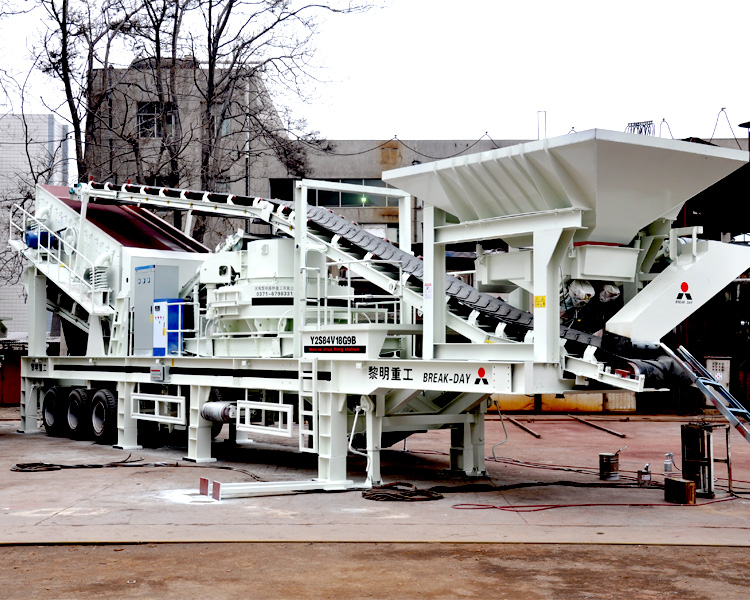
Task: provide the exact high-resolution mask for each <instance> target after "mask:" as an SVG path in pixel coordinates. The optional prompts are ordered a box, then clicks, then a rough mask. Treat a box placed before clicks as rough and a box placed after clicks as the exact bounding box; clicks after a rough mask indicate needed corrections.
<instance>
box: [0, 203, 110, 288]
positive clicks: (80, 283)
mask: <svg viewBox="0 0 750 600" xmlns="http://www.w3.org/2000/svg"><path fill="white" fill-rule="evenodd" d="M72 229H73V228H71V227H68V228H65V229H63V230H60V231H52V230H51V229H50V228H49V227H47V226H46V225H45V224H44V223H43V222H42V221H40V220H39V219H37V218H36V217H35V216H34V215H32V214H31V213H29V212H27V211H26V210H24V209H23V207H21V206H19V205H18V204H14V205H13V206H12V207H11V215H10V238H9V239H10V241H11V242H13V241H19V242H20V243H21V244H23V246H21V248H20V249H21V250H24V252H23V254H24V256H26V257H27V258H28V259H29V260H31V261H32V262H33V263H34V264H35V265H37V266H46V267H47V268H46V269H45V273H46V274H47V275H48V276H49V277H52V278H54V279H55V281H56V283H63V284H64V283H65V281H66V280H67V281H68V283H69V284H71V285H73V286H77V287H80V288H82V291H83V292H84V293H85V294H87V295H88V296H89V297H90V298H91V297H92V294H93V292H99V291H101V292H105V291H108V289H107V287H106V285H107V282H106V278H104V277H98V276H97V275H96V269H95V268H94V264H93V263H92V262H91V261H90V260H89V259H88V258H86V257H85V256H84V255H83V254H81V253H80V252H79V251H78V250H77V249H76V248H75V247H74V246H73V241H72V240H69V239H66V235H65V233H66V232H67V230H72ZM66 257H67V258H66ZM86 275H88V277H89V279H88V280H87V279H86Z"/></svg>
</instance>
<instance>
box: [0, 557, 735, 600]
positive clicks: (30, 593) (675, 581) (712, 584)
mask: <svg viewBox="0 0 750 600" xmlns="http://www.w3.org/2000/svg"><path fill="white" fill-rule="evenodd" d="M0 560H2V564H3V569H2V575H0V597H1V598H8V599H15V598H39V599H44V598H55V599H57V598H76V599H80V600H87V599H94V598H97V599H98V598H159V599H160V600H168V599H171V598H180V599H184V598H199V597H211V598H290V599H294V598H345V599H358V598H382V599H387V598H420V599H430V598H475V597H482V598H493V599H503V598H508V599H511V598H512V599H517V598H523V599H531V600H534V599H541V598H544V599H547V598H554V599H562V600H564V599H568V598H570V599H576V600H578V599H581V598H617V599H620V598H634V599H650V598H654V599H657V598H658V599H660V600H661V599H665V598H679V599H681V600H683V599H684V600H692V599H707V600H708V599H710V600H714V599H716V598H721V599H723V600H732V599H745V598H747V597H748V591H747V590H748V588H749V587H750V569H748V567H747V565H748V563H749V562H750V548H722V547H712V548H700V547H684V546H670V547H667V546H644V545H636V546H627V545H563V544H414V543H406V544H372V543H358V544H336V543H305V544H283V543H264V544H242V543H234V544H231V543H230V544H225V543H200V544H142V545H122V544H115V545H103V546H89V545H66V546H5V547H0Z"/></svg>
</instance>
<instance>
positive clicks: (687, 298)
mask: <svg viewBox="0 0 750 600" xmlns="http://www.w3.org/2000/svg"><path fill="white" fill-rule="evenodd" d="M680 289H681V290H682V291H681V292H679V293H678V294H677V302H679V303H680V304H685V303H687V302H692V301H693V297H692V296H691V295H690V294H689V293H688V289H690V286H688V284H687V281H683V282H682V283H681V284H680Z"/></svg>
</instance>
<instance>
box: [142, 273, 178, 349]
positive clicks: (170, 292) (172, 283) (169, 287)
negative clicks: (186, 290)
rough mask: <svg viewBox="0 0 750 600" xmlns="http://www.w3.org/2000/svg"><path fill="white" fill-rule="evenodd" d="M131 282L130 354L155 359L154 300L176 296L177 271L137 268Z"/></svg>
mask: <svg viewBox="0 0 750 600" xmlns="http://www.w3.org/2000/svg"><path fill="white" fill-rule="evenodd" d="M133 282H134V286H133V289H134V292H133V354H134V355H135V356H154V318H153V307H154V301H155V300H156V299H157V298H174V297H176V296H177V292H178V290H179V287H178V286H179V269H178V267H175V266H167V265H145V266H142V267H136V268H135V269H134V273H133ZM164 347H165V348H166V345H165V346H164Z"/></svg>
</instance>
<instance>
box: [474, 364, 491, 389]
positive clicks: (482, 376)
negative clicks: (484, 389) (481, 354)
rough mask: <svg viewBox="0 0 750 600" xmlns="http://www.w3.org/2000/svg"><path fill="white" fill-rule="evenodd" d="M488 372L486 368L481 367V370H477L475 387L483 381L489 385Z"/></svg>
mask: <svg viewBox="0 0 750 600" xmlns="http://www.w3.org/2000/svg"><path fill="white" fill-rule="evenodd" d="M485 375H487V372H486V371H485V370H484V367H479V370H477V378H476V379H475V380H474V385H479V382H480V381H481V382H482V383H483V384H485V385H489V384H490V382H489V381H487V377H485Z"/></svg>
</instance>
